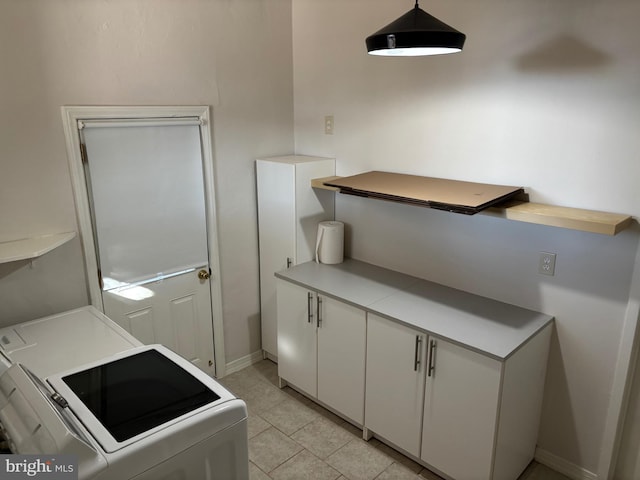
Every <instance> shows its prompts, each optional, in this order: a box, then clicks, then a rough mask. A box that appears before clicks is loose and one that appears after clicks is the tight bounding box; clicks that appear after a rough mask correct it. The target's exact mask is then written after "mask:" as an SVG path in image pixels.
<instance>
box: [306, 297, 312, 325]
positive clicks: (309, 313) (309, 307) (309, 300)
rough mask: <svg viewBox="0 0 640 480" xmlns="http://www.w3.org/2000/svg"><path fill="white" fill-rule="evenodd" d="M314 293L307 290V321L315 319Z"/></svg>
mask: <svg viewBox="0 0 640 480" xmlns="http://www.w3.org/2000/svg"><path fill="white" fill-rule="evenodd" d="M312 305H313V293H311V292H307V322H308V323H311V322H312V321H313V307H312Z"/></svg>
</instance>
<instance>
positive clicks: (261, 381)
mask: <svg viewBox="0 0 640 480" xmlns="http://www.w3.org/2000/svg"><path fill="white" fill-rule="evenodd" d="M220 383H222V384H223V385H224V386H225V387H227V388H228V389H229V390H231V391H232V392H233V393H235V394H236V395H237V396H239V397H240V398H242V399H243V400H244V401H245V402H246V403H247V407H248V409H249V460H250V465H249V472H250V479H251V480H269V479H272V480H289V479H290V480H304V479H309V480H347V479H348V480H373V479H375V480H405V479H407V480H438V479H440V477H439V476H437V475H435V474H434V473H432V472H430V471H429V470H427V469H425V468H423V467H422V466H421V465H418V464H417V463H415V462H414V461H412V460H411V459H409V458H407V457H405V456H403V455H401V454H400V453H398V452H396V451H395V450H393V449H391V448H389V447H387V446H386V445H384V444H383V443H381V442H380V441H378V440H376V439H372V440H371V441H369V442H365V441H364V440H362V431H361V430H359V429H358V428H356V427H354V426H353V425H351V424H350V423H348V422H346V421H344V420H342V419H341V418H340V417H338V416H336V415H334V414H333V413H331V412H329V411H328V410H326V409H324V408H322V407H321V406H319V405H317V404H315V403H314V402H312V401H311V400H309V399H307V398H306V397H304V396H302V395H300V394H299V393H298V392H296V391H294V390H292V389H291V388H289V387H285V388H284V389H279V388H278V386H277V385H278V369H277V365H276V364H275V363H273V362H271V361H269V360H263V361H261V362H258V363H256V364H254V365H251V366H250V367H247V368H245V369H243V370H241V371H239V372H235V373H233V374H231V375H228V376H227V377H225V378H223V379H222V380H220ZM463 480H476V479H463ZM477 480H481V479H477ZM519 480H568V479H567V477H565V476H563V475H561V474H559V473H557V472H554V471H553V470H550V469H549V468H547V467H545V466H544V465H540V464H537V463H536V462H533V463H532V464H531V465H530V466H529V467H528V468H527V470H525V472H524V473H523V474H522V476H521V477H520V479H519Z"/></svg>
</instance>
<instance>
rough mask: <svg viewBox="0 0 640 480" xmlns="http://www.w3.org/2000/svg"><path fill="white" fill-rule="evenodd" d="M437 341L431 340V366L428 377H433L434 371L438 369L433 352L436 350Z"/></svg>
mask: <svg viewBox="0 0 640 480" xmlns="http://www.w3.org/2000/svg"><path fill="white" fill-rule="evenodd" d="M436 345H437V343H436V341H435V340H431V342H430V343H429V346H430V347H431V348H429V366H428V368H427V376H429V377H430V376H431V375H432V373H433V371H434V370H435V369H436V364H435V363H434V361H433V352H435V350H436Z"/></svg>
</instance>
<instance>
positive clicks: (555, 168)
mask: <svg viewBox="0 0 640 480" xmlns="http://www.w3.org/2000/svg"><path fill="white" fill-rule="evenodd" d="M412 5H413V2H406V5H404V4H402V2H389V1H387V0H343V1H325V2H318V1H314V0H295V1H294V2H293V45H294V95H295V100H294V112H295V113H294V116H295V142H296V151H297V152H298V153H304V154H313V155H325V156H335V157H336V159H337V173H338V174H339V175H349V174H355V173H360V172H364V171H368V170H374V169H378V170H387V171H396V172H406V173H413V174H420V175H427V176H434V177H445V178H453V179H459V180H470V181H478V182H488V183H498V184H500V183H503V184H508V185H521V186H524V187H526V190H527V191H528V192H529V193H530V195H531V199H532V200H533V201H539V202H545V203H552V204H557V205H565V206H573V207H580V208H587V209H597V210H605V211H613V212H619V213H626V214H631V215H636V216H637V215H640V195H638V190H637V182H638V179H639V178H640V162H638V158H637V152H638V151H639V147H640V137H639V136H638V134H637V132H638V131H640V108H638V106H639V105H638V99H640V83H639V82H638V81H637V79H638V78H640V58H639V57H638V56H637V53H636V52H637V51H638V48H639V47H640V32H639V31H638V29H637V27H636V21H635V19H637V18H639V16H640V3H639V2H636V1H628V0H612V1H609V2H582V1H579V0H565V1H562V2H527V1H515V2H507V1H501V0H488V1H484V2H476V1H473V0H449V1H447V2H431V3H429V5H428V6H425V5H426V4H425V5H423V8H424V9H425V10H427V11H429V12H430V13H431V14H433V15H435V16H436V17H438V18H440V19H442V20H443V21H445V22H447V23H449V24H451V25H452V26H454V27H456V28H458V29H459V30H461V31H463V32H465V33H466V34H467V44H466V47H465V49H464V51H463V53H461V54H458V55H448V56H440V57H426V58H380V57H371V56H368V55H367V54H366V48H365V45H364V39H365V37H366V36H367V35H369V34H371V33H373V32H374V31H376V30H377V29H379V28H381V27H382V26H384V25H385V24H387V23H389V22H390V21H392V20H394V19H395V18H397V17H399V16H400V15H401V14H403V13H405V11H408V10H409V9H410V8H411V7H412ZM329 114H331V115H334V117H335V134H334V135H332V136H328V135H324V128H323V118H324V116H325V115H329ZM336 216H337V217H338V218H339V219H340V220H343V221H345V222H346V223H347V225H348V245H347V249H348V252H350V254H351V255H352V256H353V257H356V258H359V259H362V260H366V261H370V262H373V263H377V264H380V265H384V266H386V267H390V268H393V269H397V270H401V271H403V272H407V273H410V274H414V275H417V276H421V277H424V278H428V279H430V280H434V281H437V282H440V283H444V284H447V285H451V286H453V287H456V288H461V289H464V290H468V291H471V292H474V293H478V294H482V295H486V296H489V297H492V298H497V299H500V300H503V301H507V302H511V303H514V304H517V305H521V306H524V307H528V308H533V309H537V310H541V311H544V312H546V313H549V314H553V315H555V316H556V319H557V323H556V334H555V335H554V337H553V341H552V349H551V353H550V364H549V371H548V372H549V373H548V379H547V386H546V394H545V402H544V410H543V418H542V425H541V430H540V438H539V446H540V448H541V449H542V451H543V452H544V453H548V454H550V455H551V456H552V458H558V459H560V460H561V461H562V462H564V464H565V465H566V466H567V467H571V469H572V473H573V474H575V475H582V474H585V471H586V472H594V473H595V472H597V471H598V469H599V468H601V467H600V466H599V465H598V461H599V457H600V450H601V447H602V446H603V437H604V432H605V422H606V418H607V412H608V408H609V400H610V397H611V395H612V386H613V372H614V369H615V366H616V361H617V356H618V349H619V344H620V340H621V331H622V326H623V322H624V318H625V312H626V310H627V307H628V304H629V298H630V291H629V290H630V286H631V277H632V273H633V268H634V261H635V258H636V251H637V249H638V239H639V236H640V235H639V234H640V229H639V228H638V227H637V226H636V227H634V228H633V229H631V230H628V231H625V232H623V233H621V234H619V235H617V236H615V237H608V236H603V235H597V234H590V233H583V232H576V231H570V230H564V229H558V228H552V227H544V226H536V225H529V224H524V223H519V222H511V221H506V220H502V219H498V218H492V217H488V216H475V217H467V216H461V215H455V214H450V213H445V212H439V211H433V210H426V209H421V208H419V207H410V206H404V205H398V204H390V203H385V202H381V201H374V200H367V199H361V198H355V197H347V196H338V199H337V204H336ZM541 251H548V252H555V253H557V255H558V257H557V265H556V275H555V276H554V277H547V276H542V275H539V274H538V273H537V261H538V255H539V252H541ZM635 268H640V265H639V266H636V267H635ZM636 450H637V448H636Z"/></svg>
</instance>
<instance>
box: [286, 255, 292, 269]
mask: <svg viewBox="0 0 640 480" xmlns="http://www.w3.org/2000/svg"><path fill="white" fill-rule="evenodd" d="M292 263H293V261H292V260H291V259H290V258H289V257H287V268H290V267H291V264H292Z"/></svg>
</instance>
